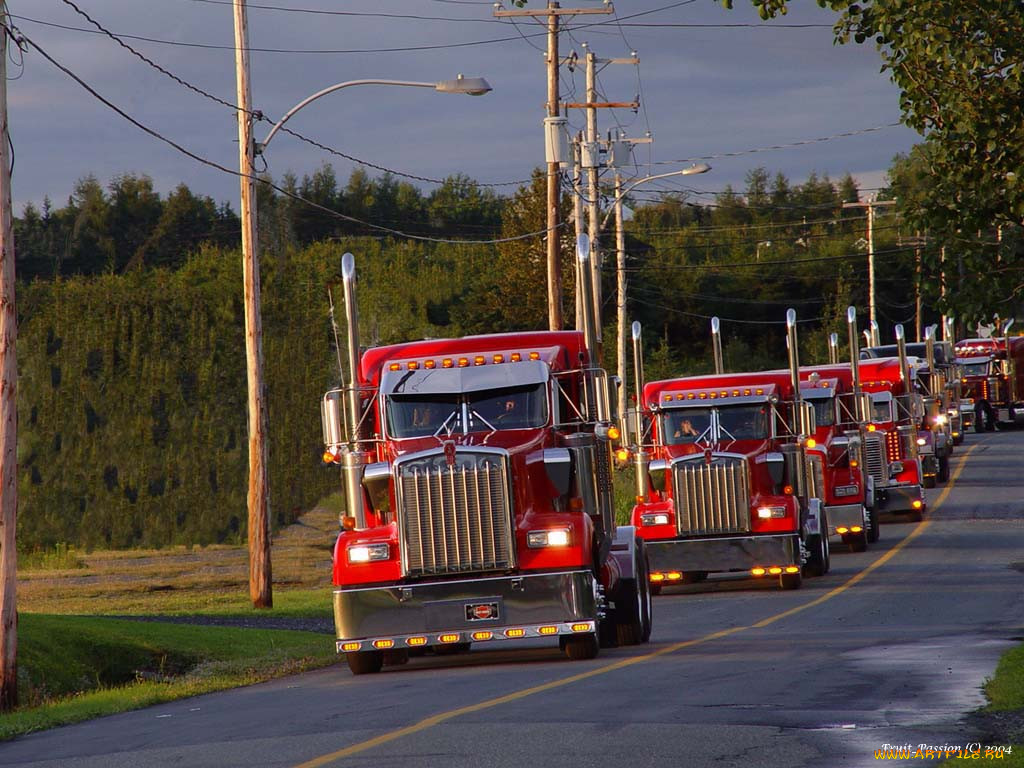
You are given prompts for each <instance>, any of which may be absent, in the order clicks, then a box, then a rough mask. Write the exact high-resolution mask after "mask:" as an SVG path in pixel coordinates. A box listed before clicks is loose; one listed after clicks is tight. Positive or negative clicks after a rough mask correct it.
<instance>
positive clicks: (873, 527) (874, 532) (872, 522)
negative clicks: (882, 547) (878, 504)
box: [868, 509, 882, 544]
mask: <svg viewBox="0 0 1024 768" xmlns="http://www.w3.org/2000/svg"><path fill="white" fill-rule="evenodd" d="M868 528H869V530H868V543H869V544H874V543H875V542H876V541H878V539H879V538H881V536H882V530H881V529H880V528H879V527H878V510H877V509H869V510H868Z"/></svg>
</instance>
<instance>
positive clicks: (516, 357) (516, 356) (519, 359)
mask: <svg viewBox="0 0 1024 768" xmlns="http://www.w3.org/2000/svg"><path fill="white" fill-rule="evenodd" d="M510 357H511V359H512V362H513V363H519V362H522V359H523V355H522V353H520V352H513V353H512V354H511V356H510Z"/></svg>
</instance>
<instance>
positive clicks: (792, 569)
mask: <svg viewBox="0 0 1024 768" xmlns="http://www.w3.org/2000/svg"><path fill="white" fill-rule="evenodd" d="M799 572H800V569H799V568H798V567H797V566H795V565H787V566H786V573H799Z"/></svg>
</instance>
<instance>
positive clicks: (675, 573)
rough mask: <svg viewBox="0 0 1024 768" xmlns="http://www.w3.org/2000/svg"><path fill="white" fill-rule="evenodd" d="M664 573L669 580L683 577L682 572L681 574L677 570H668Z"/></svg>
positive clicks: (677, 579)
mask: <svg viewBox="0 0 1024 768" xmlns="http://www.w3.org/2000/svg"><path fill="white" fill-rule="evenodd" d="M665 575H666V576H668V580H669V581H679V580H680V579H681V578H683V574H681V573H680V572H679V571H669V572H668V573H667V574H665Z"/></svg>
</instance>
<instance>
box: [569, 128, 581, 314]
mask: <svg viewBox="0 0 1024 768" xmlns="http://www.w3.org/2000/svg"><path fill="white" fill-rule="evenodd" d="M582 150H583V134H580V135H579V136H578V137H577V138H576V141H574V142H573V145H572V210H573V223H574V224H575V225H576V237H575V239H574V241H573V242H579V239H580V235H582V234H583V189H582V183H583V170H582V168H581V166H580V153H581V152H582ZM581 279H583V276H582V275H581V274H580V268H579V262H578V260H577V264H576V294H575V296H576V300H575V302H574V303H575V305H576V325H575V326H573V327H574V328H576V329H577V330H580V331H581V330H583V304H582V303H581V302H580V296H582V295H583V294H582V293H580V280H581Z"/></svg>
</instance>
